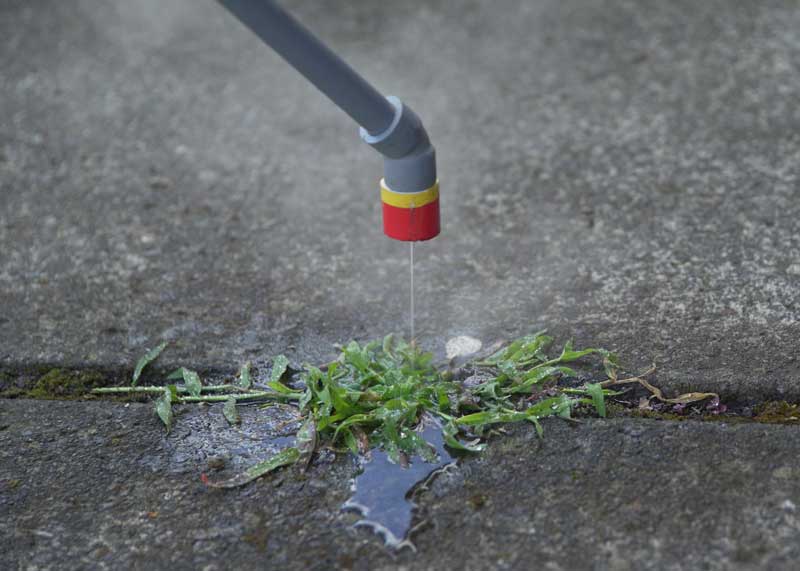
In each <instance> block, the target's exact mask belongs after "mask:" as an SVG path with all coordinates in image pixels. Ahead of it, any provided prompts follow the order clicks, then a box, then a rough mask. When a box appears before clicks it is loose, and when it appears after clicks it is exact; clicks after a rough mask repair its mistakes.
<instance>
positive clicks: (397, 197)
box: [381, 180, 440, 242]
mask: <svg viewBox="0 0 800 571" xmlns="http://www.w3.org/2000/svg"><path fill="white" fill-rule="evenodd" d="M381 201H382V202H383V233H384V234H386V235H387V236H389V238H394V239H395V240H402V241H404V242H417V241H421V240H430V239H431V238H435V237H436V236H438V235H439V230H440V228H439V181H436V184H434V185H433V186H432V187H430V188H428V189H426V190H423V191H422V192H395V191H393V190H391V189H390V188H389V187H388V186H386V183H385V182H384V181H383V180H381Z"/></svg>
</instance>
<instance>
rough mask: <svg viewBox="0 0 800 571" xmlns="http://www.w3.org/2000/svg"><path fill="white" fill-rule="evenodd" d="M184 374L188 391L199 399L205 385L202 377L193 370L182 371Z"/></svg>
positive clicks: (184, 381)
mask: <svg viewBox="0 0 800 571" xmlns="http://www.w3.org/2000/svg"><path fill="white" fill-rule="evenodd" d="M181 372H182V373H183V383H184V384H185V385H186V390H187V391H188V392H189V394H190V395H191V396H193V397H199V396H200V393H201V392H203V383H201V382H200V376H199V375H198V374H197V373H195V372H194V371H192V370H189V369H181Z"/></svg>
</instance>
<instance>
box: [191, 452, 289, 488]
mask: <svg viewBox="0 0 800 571" xmlns="http://www.w3.org/2000/svg"><path fill="white" fill-rule="evenodd" d="M299 458H300V451H299V450H298V449H297V448H285V449H283V450H281V451H280V452H278V453H277V454H275V455H274V456H272V457H270V458H268V459H267V460H264V461H263V462H259V463H258V464H256V465H255V466H251V467H250V468H248V469H247V470H245V471H244V472H242V473H241V474H239V475H237V476H234V477H233V478H230V479H229V480H223V481H221V482H207V483H206V485H207V486H209V487H212V488H236V487H238V486H243V485H245V484H247V483H249V482H252V481H253V480H255V479H257V478H260V477H261V476H263V475H264V474H268V473H269V472H272V471H273V470H276V469H278V468H280V467H282V466H288V465H290V464H294V463H295V462H297V460H298V459H299Z"/></svg>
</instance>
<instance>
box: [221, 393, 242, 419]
mask: <svg viewBox="0 0 800 571" xmlns="http://www.w3.org/2000/svg"><path fill="white" fill-rule="evenodd" d="M222 415H223V416H224V417H225V420H227V421H228V423H229V424H240V423H241V422H242V418H241V417H240V416H239V411H238V410H237V408H236V397H235V396H230V397H228V400H226V401H225V404H224V405H222Z"/></svg>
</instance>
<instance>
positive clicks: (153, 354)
mask: <svg viewBox="0 0 800 571" xmlns="http://www.w3.org/2000/svg"><path fill="white" fill-rule="evenodd" d="M166 346H167V342H166V341H164V342H163V343H160V344H159V345H158V346H157V347H156V348H154V349H151V350H150V351H148V352H147V353H145V355H144V357H142V358H141V359H139V361H138V362H137V363H136V368H135V369H134V370H133V380H132V381H131V385H132V386H135V385H136V383H138V382H139V377H141V376H142V371H144V368H145V367H146V366H147V365H148V364H149V363H152V362H153V361H155V360H156V358H158V356H159V355H161V352H162V351H163V350H164V349H165V348H166Z"/></svg>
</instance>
